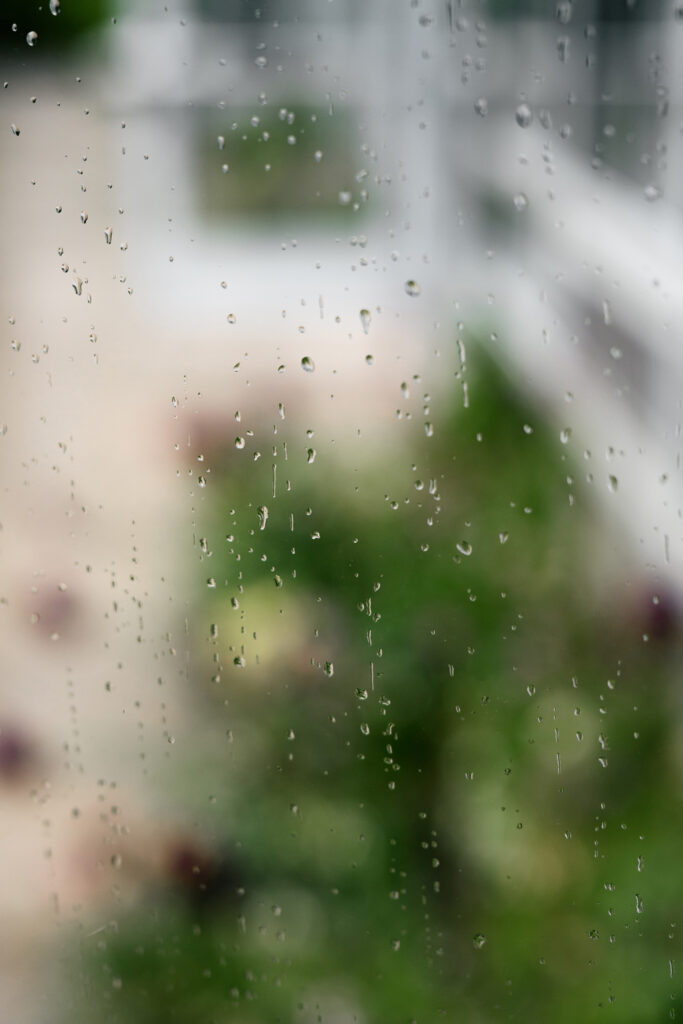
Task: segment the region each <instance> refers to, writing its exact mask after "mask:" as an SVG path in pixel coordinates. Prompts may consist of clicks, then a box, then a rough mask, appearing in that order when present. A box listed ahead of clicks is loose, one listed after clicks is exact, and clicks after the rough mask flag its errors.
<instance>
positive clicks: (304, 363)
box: [301, 356, 315, 373]
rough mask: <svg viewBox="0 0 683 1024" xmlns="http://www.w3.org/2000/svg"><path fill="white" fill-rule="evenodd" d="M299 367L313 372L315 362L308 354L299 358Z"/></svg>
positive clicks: (307, 371)
mask: <svg viewBox="0 0 683 1024" xmlns="http://www.w3.org/2000/svg"><path fill="white" fill-rule="evenodd" d="M301 368H302V369H303V370H305V371H306V373H313V371H314V370H315V363H314V362H313V360H312V359H311V358H310V356H304V357H303V359H302V360H301Z"/></svg>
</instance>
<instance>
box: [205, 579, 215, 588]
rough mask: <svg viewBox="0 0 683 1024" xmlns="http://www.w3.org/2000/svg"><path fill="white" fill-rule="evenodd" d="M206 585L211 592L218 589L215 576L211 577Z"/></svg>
mask: <svg viewBox="0 0 683 1024" xmlns="http://www.w3.org/2000/svg"><path fill="white" fill-rule="evenodd" d="M206 585H207V587H208V588H209V589H210V590H214V589H215V587H216V580H215V579H214V577H213V576H209V578H208V580H207V581H206Z"/></svg>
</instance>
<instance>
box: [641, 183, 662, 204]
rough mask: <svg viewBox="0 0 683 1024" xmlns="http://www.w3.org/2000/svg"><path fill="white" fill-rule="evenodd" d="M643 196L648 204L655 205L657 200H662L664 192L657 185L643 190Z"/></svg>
mask: <svg viewBox="0 0 683 1024" xmlns="http://www.w3.org/2000/svg"><path fill="white" fill-rule="evenodd" d="M643 195H644V196H645V198H646V199H647V201H648V203H654V202H655V200H656V199H661V197H662V190H661V188H659V187H658V186H657V185H646V186H645V188H644V189H643Z"/></svg>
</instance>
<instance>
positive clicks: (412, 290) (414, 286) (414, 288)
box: [405, 279, 422, 297]
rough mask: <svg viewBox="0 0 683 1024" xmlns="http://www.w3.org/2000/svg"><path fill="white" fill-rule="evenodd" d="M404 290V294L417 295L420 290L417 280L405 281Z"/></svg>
mask: <svg viewBox="0 0 683 1024" xmlns="http://www.w3.org/2000/svg"><path fill="white" fill-rule="evenodd" d="M405 290H406V295H412V296H413V297H415V296H417V295H419V294H420V292H421V291H422V289H421V288H420V286H419V284H418V283H417V281H413V280H412V279H411V280H410V281H406V283H405Z"/></svg>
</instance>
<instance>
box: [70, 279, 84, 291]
mask: <svg viewBox="0 0 683 1024" xmlns="http://www.w3.org/2000/svg"><path fill="white" fill-rule="evenodd" d="M71 285H72V287H73V290H74V291H75V292H76V295H81V294H82V293H83V280H82V278H80V277H74V279H73V281H72V282H71Z"/></svg>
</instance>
